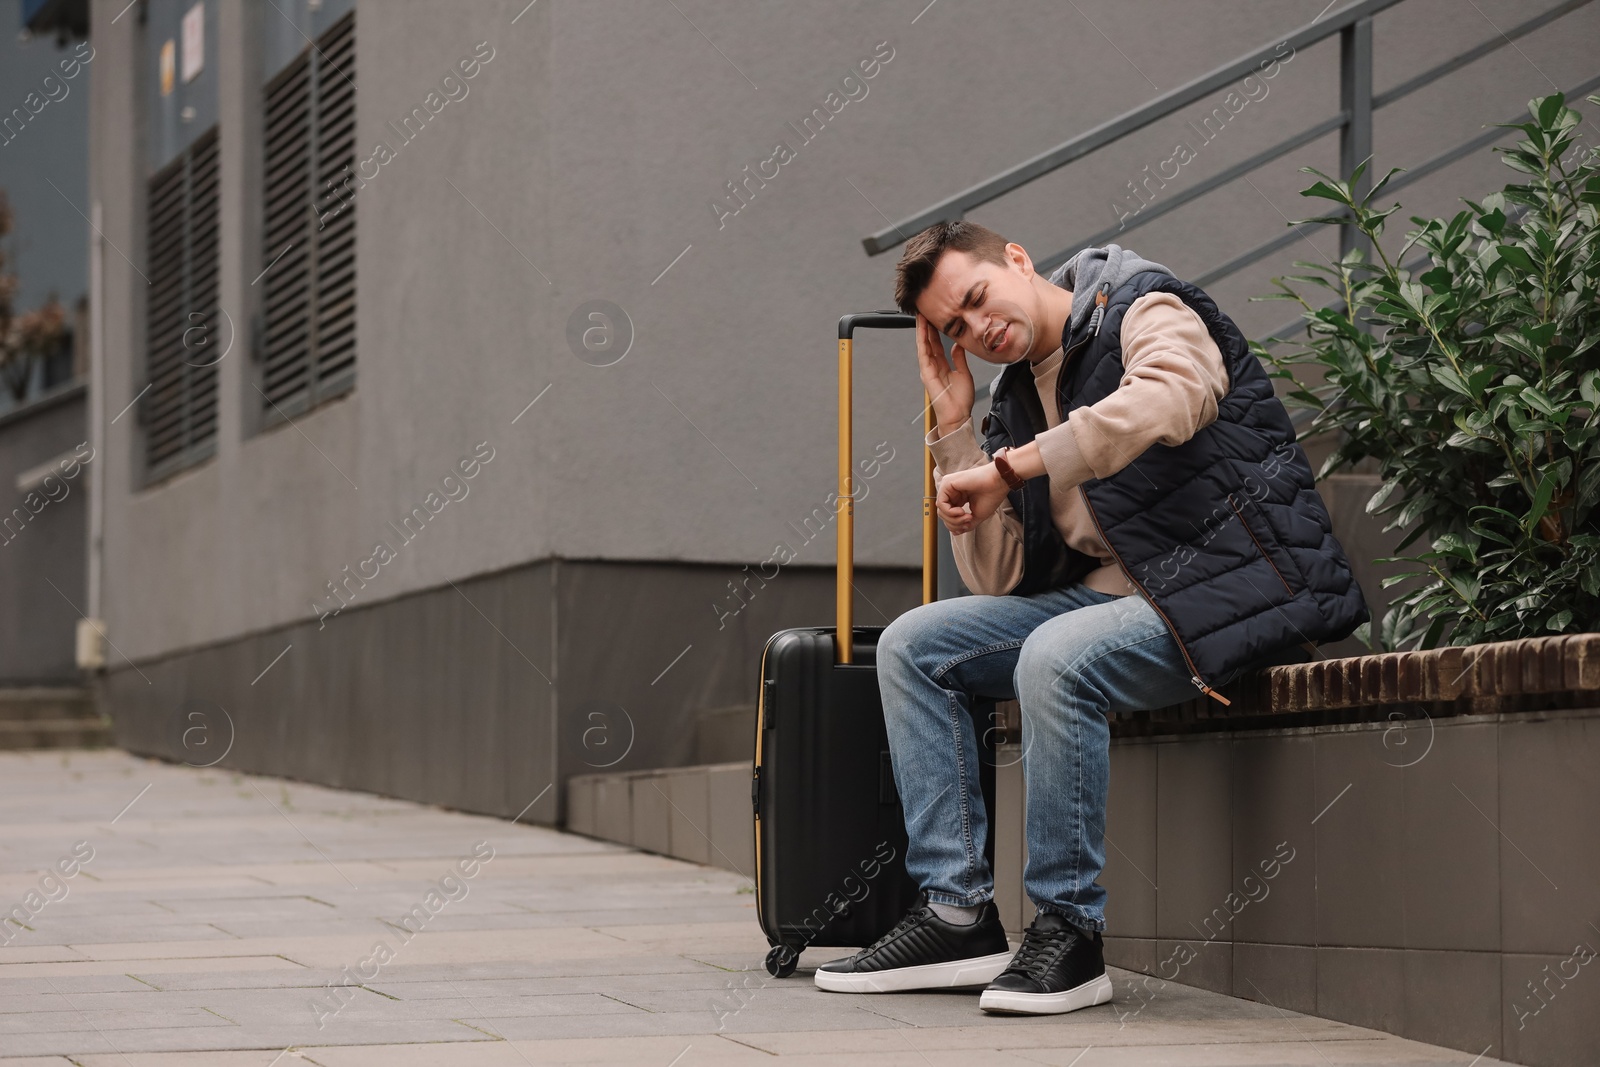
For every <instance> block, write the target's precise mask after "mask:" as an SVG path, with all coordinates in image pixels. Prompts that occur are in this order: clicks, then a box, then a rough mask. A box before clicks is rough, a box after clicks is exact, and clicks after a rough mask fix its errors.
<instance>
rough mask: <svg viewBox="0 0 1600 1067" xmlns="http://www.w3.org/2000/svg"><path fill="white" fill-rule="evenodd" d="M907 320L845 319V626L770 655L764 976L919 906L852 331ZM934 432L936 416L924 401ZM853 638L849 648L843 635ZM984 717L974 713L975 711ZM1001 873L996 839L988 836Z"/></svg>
mask: <svg viewBox="0 0 1600 1067" xmlns="http://www.w3.org/2000/svg"><path fill="white" fill-rule="evenodd" d="M914 325H916V320H915V318H913V317H912V316H910V315H903V314H901V313H899V312H896V311H878V312H869V313H865V314H858V315H846V316H844V317H843V318H841V319H840V320H839V502H838V504H837V507H836V513H837V519H836V521H837V523H838V540H839V544H838V577H837V584H836V592H835V599H836V614H837V618H836V620H835V625H834V626H831V627H817V626H812V627H799V628H794V629H788V630H781V631H779V632H778V633H776V634H773V635H772V637H771V638H769V639H768V640H767V644H766V647H765V648H763V649H762V653H761V684H760V691H759V695H758V697H757V701H756V743H755V767H754V777H753V780H752V782H751V787H750V796H751V802H752V806H753V807H754V815H755V872H756V877H755V881H756V915H757V918H758V919H759V921H760V923H761V929H762V932H764V933H765V934H766V935H767V941H768V943H769V944H771V945H772V950H771V951H770V952H768V953H767V959H766V965H767V971H768V972H769V973H770V974H772V975H773V976H775V977H779V978H784V977H788V976H789V975H791V974H793V973H794V970H795V967H796V965H797V963H798V960H799V954H800V952H801V951H803V950H804V949H806V948H808V947H840V946H843V947H850V948H855V947H861V946H865V945H869V944H871V943H872V942H874V941H876V940H877V939H878V938H879V937H881V936H882V935H883V934H885V933H887V932H888V930H889V928H890V927H892V926H893V925H894V924H895V923H896V922H897V921H899V919H900V917H901V916H902V915H904V914H905V912H906V909H907V908H909V907H910V906H911V904H912V902H913V900H914V899H915V897H916V895H917V891H918V890H917V886H916V884H915V883H914V882H913V881H912V880H911V878H910V877H909V876H908V875H907V874H906V869H905V849H906V830H905V817H904V815H903V813H902V812H901V809H900V804H899V797H898V795H897V793H896V790H895V782H894V772H893V768H892V765H891V763H890V759H889V743H888V738H887V734H886V732H885V730H884V723H883V705H882V701H881V698H880V696H879V691H878V674H877V669H876V666H875V663H876V660H875V652H876V650H877V642H878V636H879V634H881V633H882V632H883V627H881V626H852V619H851V615H852V603H851V593H852V591H853V588H854V586H853V580H854V558H853V557H854V547H855V536H854V534H855V530H854V519H855V510H854V505H855V502H854V499H853V498H852V497H851V495H850V483H851V465H852V456H851V384H852V383H851V358H852V347H853V344H852V340H853V334H854V331H855V330H856V329H857V328H860V327H867V328H874V329H909V328H910V327H912V326H914ZM923 404H924V406H925V410H926V414H925V420H924V421H925V425H926V428H928V429H931V428H932V426H933V413H932V408H931V406H929V404H928V397H927V394H926V392H924V394H923ZM933 502H934V497H933V456H932V454H931V453H930V452H928V451H927V450H926V449H925V450H924V455H923V502H922V601H923V603H928V602H929V601H931V600H934V599H936V596H937V567H938V559H937V556H936V554H935V542H934V534H935V528H934V523H935V522H936V521H937V516H936V514H935V511H934V507H933ZM839 634H849V635H851V639H850V640H849V641H847V642H840V641H838V640H837V635H839ZM979 707H980V705H979V704H978V703H977V702H974V708H973V710H974V712H977V711H978V709H979ZM977 733H978V737H979V739H980V748H982V749H985V750H987V751H986V752H985V756H986V758H984V759H982V760H980V766H981V773H980V776H979V777H980V780H981V782H982V785H983V794H984V801H985V808H986V810H988V811H993V810H994V760H993V758H992V749H993V742H994V739H995V731H994V730H992V729H984V728H983V725H982V724H981V723H980V725H979V728H978V730H977ZM986 851H987V852H988V854H989V861H990V865H991V868H992V866H993V862H994V834H993V833H990V834H989V835H988V848H987V849H986Z"/></svg>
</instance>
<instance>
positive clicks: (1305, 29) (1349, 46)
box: [861, 0, 1600, 392]
mask: <svg viewBox="0 0 1600 1067" xmlns="http://www.w3.org/2000/svg"><path fill="white" fill-rule="evenodd" d="M1403 2H1404V0H1362V2H1360V3H1357V4H1352V5H1351V6H1350V7H1347V8H1345V9H1343V10H1342V11H1338V12H1335V13H1334V14H1333V15H1332V16H1331V17H1329V18H1327V19H1325V20H1322V19H1319V20H1314V21H1313V22H1311V23H1309V24H1307V25H1305V26H1302V27H1301V28H1300V29H1298V30H1296V31H1295V32H1293V33H1291V34H1290V35H1289V36H1288V37H1286V38H1282V39H1279V40H1275V41H1273V42H1271V43H1269V44H1265V45H1262V46H1261V47H1260V48H1257V49H1255V50H1254V51H1252V52H1250V53H1248V54H1246V55H1243V56H1240V57H1239V58H1238V59H1235V60H1232V61H1231V62H1228V63H1225V64H1223V65H1222V66H1220V67H1218V68H1216V69H1215V70H1213V71H1211V72H1210V73H1209V74H1204V75H1202V76H1200V77H1198V78H1195V79H1194V80H1192V81H1190V82H1188V83H1187V84H1185V85H1181V86H1179V87H1178V88H1176V89H1173V90H1171V91H1169V92H1167V93H1163V94H1162V95H1161V96H1158V97H1156V98H1155V99H1154V100H1152V101H1150V102H1149V103H1147V104H1144V105H1142V106H1140V107H1137V108H1134V109H1133V110H1132V111H1129V112H1127V113H1126V114H1123V115H1120V116H1118V117H1117V118H1114V119H1111V120H1110V121H1108V122H1104V123H1101V124H1100V125H1099V126H1096V127H1095V128H1094V129H1091V130H1088V131H1086V132H1085V133H1081V134H1079V135H1078V136H1076V137H1074V138H1072V139H1071V140H1069V141H1066V142H1065V143H1063V144H1060V145H1057V146H1056V147H1055V148H1052V149H1050V150H1049V151H1047V152H1043V153H1041V154H1040V155H1037V156H1034V157H1033V158H1032V159H1029V160H1026V161H1024V162H1022V163H1020V164H1018V165H1017V166H1015V167H1012V168H1011V169H1009V170H1006V171H1002V172H1001V173H999V174H997V175H995V176H994V177H992V178H989V179H987V180H986V181H982V182H979V183H978V184H977V185H974V186H972V187H971V188H969V189H966V190H964V191H962V192H960V193H957V194H956V195H954V196H951V197H948V198H946V199H944V200H941V201H939V202H938V203H936V204H934V205H932V206H931V207H928V208H925V209H924V210H922V211H919V212H917V213H916V214H915V215H911V216H908V217H907V218H904V219H901V220H900V221H899V222H897V223H895V224H893V225H891V226H889V227H888V228H887V229H883V230H879V231H878V232H877V233H874V234H872V235H870V236H868V237H865V238H863V239H862V242H861V243H862V245H863V246H864V247H865V248H866V251H867V254H868V255H871V256H875V255H879V254H881V253H883V252H887V251H889V250H890V249H892V248H895V247H896V246H898V245H900V244H902V243H903V242H905V241H906V240H907V239H909V237H910V236H911V235H912V234H914V233H916V232H917V231H919V230H922V229H925V228H926V227H928V226H931V225H933V224H934V223H936V222H953V221H955V220H957V219H960V218H964V217H965V216H966V213H967V212H969V211H971V210H972V209H974V208H976V207H979V206H981V205H983V204H987V203H989V202H990V201H991V200H995V199H997V198H999V197H1001V196H1004V195H1006V194H1007V193H1010V192H1012V191H1014V190H1016V189H1020V188H1021V187H1023V186H1024V185H1027V184H1029V183H1030V182H1033V181H1035V180H1036V179H1038V178H1041V177H1043V176H1044V175H1046V174H1049V173H1051V172H1053V171H1055V170H1058V169H1060V168H1061V167H1064V166H1067V165H1068V164H1070V163H1073V162H1076V161H1078V160H1080V159H1083V158H1085V157H1087V156H1089V155H1091V154H1092V153H1094V152H1097V151H1099V150H1100V149H1103V148H1105V147H1107V146H1109V145H1112V144H1115V143H1116V142H1118V141H1120V140H1122V139H1123V138H1125V137H1128V136H1129V135H1131V134H1134V133H1137V132H1138V131H1140V130H1143V129H1145V128H1146V127H1148V126H1150V125H1151V124H1152V123H1155V122H1158V121H1160V120H1161V119H1164V118H1166V117H1167V116H1169V115H1172V114H1174V113H1176V112H1177V111H1179V110H1181V109H1182V108H1184V107H1187V106H1188V105H1189V104H1192V103H1194V102H1195V101H1197V100H1200V99H1202V98H1204V97H1206V96H1208V95H1210V94H1211V93H1213V92H1215V91H1217V90H1218V89H1221V88H1223V87H1224V86H1228V85H1231V84H1232V83H1234V82H1235V81H1236V80H1238V79H1240V78H1242V77H1244V76H1246V75H1248V74H1250V73H1251V72H1253V71H1255V70H1256V69H1257V67H1258V65H1259V64H1261V63H1263V62H1265V61H1267V60H1269V59H1272V58H1274V57H1275V56H1276V55H1277V51H1276V50H1277V49H1279V48H1282V47H1283V45H1284V43H1285V42H1287V43H1288V44H1289V46H1290V47H1292V48H1293V49H1295V50H1296V51H1298V50H1299V49H1301V48H1304V47H1306V46H1307V45H1312V44H1316V43H1317V42H1319V41H1323V40H1326V39H1327V38H1329V37H1332V36H1334V35H1335V34H1338V35H1339V57H1340V63H1339V111H1338V112H1337V113H1335V114H1334V115H1331V116H1329V117H1328V118H1325V119H1323V120H1321V121H1320V122H1317V123H1314V124H1313V125H1311V126H1310V127H1308V128H1306V129H1304V130H1301V131H1300V132H1299V133H1296V134H1294V135H1293V136H1290V137H1287V138H1285V139H1284V140H1282V141H1279V142H1278V143H1277V144H1275V145H1273V146H1272V147H1270V148H1266V149H1263V150H1262V151H1260V152H1257V153H1256V154H1255V155H1253V156H1250V157H1249V158H1248V159H1245V160H1242V161H1241V162H1239V163H1236V164H1234V165H1233V166H1231V167H1228V168H1226V169H1225V170H1222V171H1219V172H1218V173H1216V174H1213V175H1212V176H1211V177H1209V178H1207V179H1205V180H1204V181H1202V182H1199V183H1198V184H1196V185H1195V186H1193V187H1192V188H1189V189H1186V190H1184V191H1183V192H1181V193H1177V194H1175V195H1174V196H1172V197H1170V198H1168V199H1167V200H1165V201H1163V202H1162V203H1161V204H1159V205H1149V206H1146V207H1143V208H1141V209H1140V211H1139V212H1138V214H1137V215H1135V216H1133V217H1132V218H1128V219H1124V220H1123V221H1122V222H1120V223H1119V224H1118V225H1117V226H1115V227H1112V228H1108V229H1104V230H1101V231H1100V232H1098V233H1095V234H1092V235H1090V236H1088V237H1086V238H1084V239H1082V240H1080V241H1077V242H1074V243H1072V244H1069V245H1067V247H1066V248H1065V249H1063V250H1061V251H1059V252H1056V253H1054V254H1053V255H1050V256H1046V257H1044V258H1043V259H1040V260H1036V261H1035V267H1036V269H1038V270H1040V271H1041V272H1049V271H1051V270H1054V269H1055V268H1056V267H1058V266H1060V265H1061V264H1063V263H1065V262H1066V261H1067V260H1068V259H1069V258H1071V257H1072V255H1073V254H1074V253H1076V252H1077V251H1078V250H1079V249H1081V248H1086V247H1093V246H1097V245H1101V244H1104V243H1105V242H1106V241H1107V240H1109V239H1110V238H1112V237H1115V236H1117V235H1118V234H1122V233H1127V232H1128V231H1130V230H1134V229H1137V228H1138V227H1140V226H1143V225H1145V224H1147V223H1150V222H1153V221H1154V220H1156V219H1158V218H1160V217H1162V216H1163V215H1166V214H1168V213H1169V212H1171V211H1175V210H1177V209H1178V208H1179V207H1182V206H1183V205H1184V204H1187V203H1190V202H1192V201H1194V200H1196V199H1198V198H1200V197H1202V196H1204V195H1205V194H1207V193H1209V192H1211V191H1212V190H1214V189H1217V188H1219V187H1220V186H1223V185H1226V184H1227V183H1229V182H1231V181H1234V180H1235V179H1237V178H1241V177H1243V176H1244V175H1246V174H1249V173H1250V172H1251V171H1253V170H1256V169H1257V168H1258V167H1261V166H1263V165H1265V164H1267V163H1270V162H1272V161H1273V160H1275V159H1278V158H1280V157H1282V156H1285V155H1287V154H1288V153H1290V152H1293V151H1294V150H1296V149H1298V148H1301V147H1304V146H1305V145H1307V144H1310V143H1311V142H1313V141H1315V140H1316V139H1318V138H1319V137H1323V136H1325V135H1327V134H1329V133H1332V132H1333V131H1334V130H1338V131H1339V174H1340V177H1341V178H1343V179H1345V180H1349V177H1350V175H1351V174H1353V173H1354V172H1355V169H1356V167H1357V165H1359V164H1360V163H1361V162H1362V161H1363V160H1365V159H1367V158H1368V157H1370V156H1371V155H1372V116H1373V113H1374V112H1376V111H1378V110H1381V109H1382V108H1385V107H1387V106H1389V105H1390V104H1392V103H1394V102H1395V101H1397V100H1402V99H1404V98H1405V97H1407V96H1410V95H1411V94H1412V93H1414V92H1416V91H1417V90H1419V89H1421V88H1423V87H1424V86H1427V85H1431V84H1433V83H1434V82H1435V81H1438V80H1439V79H1440V78H1442V77H1444V76H1445V75H1447V74H1450V73H1453V72H1454V71H1457V70H1460V69H1461V68H1462V67H1464V66H1466V65H1467V64H1469V63H1472V62H1473V61H1475V60H1477V59H1481V58H1482V57H1484V56H1486V55H1489V54H1491V53H1493V52H1496V51H1498V50H1499V49H1501V48H1504V47H1505V46H1507V45H1509V44H1511V43H1512V42H1513V41H1515V40H1516V39H1517V38H1519V37H1523V36H1526V35H1527V34H1529V33H1532V32H1533V31H1534V30H1537V29H1539V28H1540V27H1542V26H1545V25H1548V24H1549V23H1551V22H1554V21H1555V20H1557V19H1559V18H1561V17H1562V16H1564V15H1567V14H1569V13H1570V12H1572V11H1576V10H1577V9H1578V8H1581V7H1584V6H1585V5H1587V4H1589V3H1591V2H1592V0H1563V2H1562V3H1558V4H1556V5H1555V6H1553V7H1551V8H1550V9H1549V10H1547V11H1544V12H1542V13H1540V14H1538V15H1536V16H1534V17H1532V18H1530V19H1528V20H1526V21H1524V22H1521V23H1518V24H1517V25H1516V26H1513V27H1511V28H1510V29H1507V30H1505V31H1503V32H1501V33H1498V34H1497V35H1496V36H1494V37H1492V38H1490V39H1488V40H1485V41H1484V42H1482V43H1481V44H1478V45H1475V46H1474V47H1472V48H1469V49H1466V50H1465V51H1462V52H1460V53H1457V54H1456V55H1454V56H1452V57H1451V58H1449V59H1447V60H1445V61H1444V62H1443V63H1440V64H1438V65H1436V66H1433V67H1430V68H1428V69H1427V70H1425V71H1422V72H1421V73H1420V74H1417V75H1416V76H1414V77H1412V78H1409V79H1407V80H1406V81H1404V82H1402V83H1400V84H1399V85H1396V86H1395V87H1394V88H1392V89H1387V90H1385V91H1384V92H1382V93H1377V94H1374V93H1373V91H1372V20H1373V17H1374V16H1375V15H1377V14H1378V13H1379V12H1382V11H1384V10H1385V9H1387V8H1391V7H1394V6H1395V5H1397V4H1400V3H1403ZM1597 86H1600V77H1594V78H1590V79H1588V80H1587V81H1585V82H1583V83H1581V84H1579V85H1575V86H1573V87H1572V88H1570V89H1568V90H1566V98H1567V100H1568V101H1571V100H1573V99H1574V98H1576V97H1579V96H1581V95H1583V94H1584V93H1587V92H1590V91H1592V90H1593V89H1595V88H1596V87H1597ZM1524 118H1525V115H1524V114H1523V112H1521V111H1519V112H1518V113H1517V114H1515V115H1512V116H1511V117H1510V118H1508V119H1507V120H1506V121H1508V122H1520V121H1523V119H1524ZM1508 132H1509V131H1507V130H1505V129H1503V128H1500V127H1493V126H1492V127H1490V128H1489V129H1487V130H1485V131H1484V132H1483V133H1481V134H1478V135H1476V136H1474V137H1472V138H1469V139H1468V140H1466V141H1463V142H1462V143H1461V144H1458V145H1456V146H1455V147H1454V148H1451V149H1449V150H1448V151H1445V152H1441V153H1439V154H1438V155H1436V156H1434V157H1432V158H1431V159H1428V160H1426V161H1424V162H1422V163H1420V164H1418V165H1416V166H1414V167H1410V168H1408V169H1406V170H1405V171H1404V172H1403V173H1401V174H1398V175H1396V176H1395V178H1394V179H1393V180H1392V181H1390V182H1389V184H1388V185H1387V186H1385V191H1386V192H1398V191H1399V190H1401V189H1403V188H1405V187H1406V186H1408V185H1411V184H1413V183H1415V182H1418V181H1420V180H1422V179H1423V178H1425V177H1427V176H1428V175H1430V174H1433V173H1434V172H1435V171H1437V170H1439V169H1441V168H1443V167H1446V166H1448V165H1449V164H1451V163H1454V162H1455V161H1456V160H1458V159H1461V158H1462V157H1464V156H1467V155H1469V154H1471V153H1472V152H1475V151H1477V150H1478V149H1480V148H1483V147H1485V146H1487V145H1489V144H1491V143H1493V142H1494V141H1497V140H1500V139H1502V138H1504V137H1506V136H1507V135H1508ZM1371 188H1372V169H1371V168H1370V167H1369V168H1367V169H1366V170H1365V171H1363V173H1362V174H1361V177H1360V179H1359V180H1358V181H1357V182H1356V185H1355V188H1354V189H1353V192H1355V194H1356V195H1357V197H1358V198H1359V197H1363V196H1365V195H1367V193H1368V192H1369V191H1370V190H1371ZM1329 214H1333V215H1339V214H1345V215H1347V214H1348V213H1346V212H1342V211H1339V212H1331V213H1329ZM1318 225H1320V224H1305V225H1301V226H1292V227H1290V228H1289V231H1288V232H1287V233H1283V234H1280V235H1279V236H1277V237H1274V238H1272V239H1271V240H1268V241H1263V242H1262V243H1260V244H1258V245H1256V246H1255V247H1254V248H1251V249H1249V250H1248V251H1245V252H1242V253H1240V254H1239V255H1237V256H1234V257H1233V258H1231V259H1229V260H1227V261H1226V262H1224V263H1221V264H1219V265H1218V266H1215V267H1213V268H1211V269H1210V270H1207V271H1205V272H1204V273H1202V274H1200V275H1198V276H1196V277H1194V278H1192V279H1191V280H1192V281H1193V282H1194V283H1195V284H1196V285H1199V286H1208V285H1211V284H1212V283H1214V282H1216V281H1217V280H1218V279H1221V278H1225V277H1227V276H1229V275H1231V274H1233V273H1235V272H1237V271H1239V270H1242V269H1243V268H1245V267H1247V266H1249V265H1250V264H1252V263H1255V262H1257V261H1259V260H1261V259H1265V258H1266V257H1267V256H1269V255H1271V254H1272V253H1274V252H1276V251H1278V250H1279V249H1282V248H1285V247H1287V246H1288V245H1290V244H1293V243H1294V242H1295V241H1298V240H1300V239H1301V238H1303V237H1304V236H1305V235H1306V234H1308V233H1310V232H1312V231H1314V230H1315V228H1316V227H1317V226H1318ZM1366 245H1367V242H1366V240H1365V238H1364V236H1363V235H1362V234H1361V233H1360V232H1359V231H1357V230H1356V229H1355V227H1353V226H1344V227H1341V229H1340V242H1339V252H1340V256H1341V258H1342V257H1343V256H1344V255H1345V254H1347V253H1348V252H1349V251H1350V250H1351V249H1352V248H1357V247H1359V248H1362V249H1363V250H1364V251H1367V250H1368V249H1367V248H1366ZM1301 324H1302V319H1300V318H1299V317H1296V318H1295V319H1294V320H1292V321H1290V322H1289V323H1286V324H1285V325H1283V326H1280V327H1278V328H1277V329H1276V330H1273V331H1272V332H1271V333H1269V334H1267V335H1266V336H1265V337H1263V338H1261V340H1260V341H1259V342H1258V343H1260V344H1264V345H1265V344H1269V343H1273V342H1276V341H1278V340H1279V338H1278V336H1277V335H1278V334H1281V333H1284V332H1285V331H1288V330H1292V329H1294V328H1295V327H1296V326H1299V325H1301ZM981 391H983V392H987V388H986V387H984V388H983V389H982V390H981Z"/></svg>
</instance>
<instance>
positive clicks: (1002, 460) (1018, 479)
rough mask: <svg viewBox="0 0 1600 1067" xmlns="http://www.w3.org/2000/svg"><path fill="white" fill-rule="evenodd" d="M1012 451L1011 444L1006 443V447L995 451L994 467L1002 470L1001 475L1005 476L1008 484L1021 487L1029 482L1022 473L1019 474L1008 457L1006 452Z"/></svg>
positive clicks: (1012, 486)
mask: <svg viewBox="0 0 1600 1067" xmlns="http://www.w3.org/2000/svg"><path fill="white" fill-rule="evenodd" d="M1010 451H1011V446H1010V445H1006V446H1005V447H1004V448H1001V449H1000V450H999V451H997V452H995V454H994V469H995V470H997V471H999V472H1000V477H1002V478H1004V479H1005V480H1006V484H1007V485H1009V486H1010V487H1011V488H1013V489H1021V488H1022V487H1023V486H1024V485H1026V484H1027V480H1026V479H1024V478H1023V477H1022V475H1020V474H1018V473H1017V472H1016V469H1015V468H1013V467H1012V466H1011V462H1010V460H1008V459H1006V453H1007V452H1010Z"/></svg>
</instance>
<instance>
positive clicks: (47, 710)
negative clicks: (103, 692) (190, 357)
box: [0, 686, 100, 723]
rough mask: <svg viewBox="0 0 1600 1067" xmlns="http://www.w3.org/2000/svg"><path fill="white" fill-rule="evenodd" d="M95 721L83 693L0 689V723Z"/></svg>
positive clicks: (50, 688) (53, 688) (72, 689)
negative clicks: (69, 720) (68, 720)
mask: <svg viewBox="0 0 1600 1067" xmlns="http://www.w3.org/2000/svg"><path fill="white" fill-rule="evenodd" d="M99 718H100V715H99V713H98V712H97V711H95V707H94V700H93V698H92V697H91V696H90V695H89V691H88V690H87V689H79V688H76V687H72V686H15V687H9V688H0V723H8V722H10V723H15V722H36V721H39V720H67V719H71V720H74V721H79V722H87V723H93V722H97V721H98V720H99Z"/></svg>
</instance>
